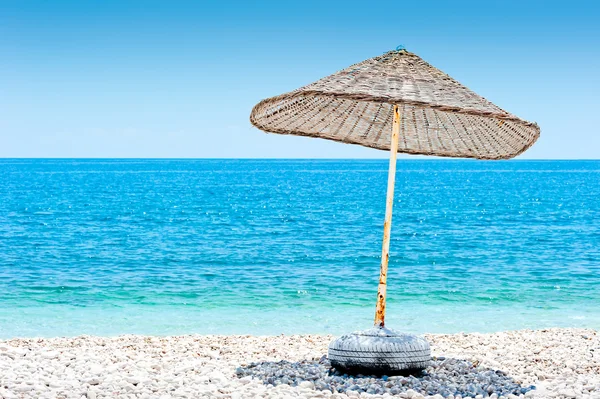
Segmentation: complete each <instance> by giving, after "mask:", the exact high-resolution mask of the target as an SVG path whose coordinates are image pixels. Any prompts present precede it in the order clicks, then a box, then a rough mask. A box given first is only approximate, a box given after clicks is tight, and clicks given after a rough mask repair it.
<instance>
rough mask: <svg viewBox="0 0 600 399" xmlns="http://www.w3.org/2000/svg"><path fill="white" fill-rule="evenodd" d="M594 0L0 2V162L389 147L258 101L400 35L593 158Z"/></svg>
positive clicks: (549, 141)
mask: <svg viewBox="0 0 600 399" xmlns="http://www.w3.org/2000/svg"><path fill="white" fill-rule="evenodd" d="M599 21H600V6H599V5H597V2H594V1H577V0H574V1H569V2H563V1H561V2H553V1H526V0H519V1H481V0H478V1H460V0H458V1H401V2H392V1H385V2H383V1H358V2H355V1H349V0H346V1H306V0H302V1H294V2H288V1H273V2H266V1H265V2H260V1H259V2H253V1H243V2H241V1H240V2H237V1H164V0H163V1H149V0H146V1H124V0H119V1H112V0H105V1H60V0H56V1H27V0H23V1H16V0H15V1H11V0H0V139H1V141H0V157H301V158H312V157H332V158H334V157H349V158H352V157H385V156H387V154H385V153H384V152H380V151H376V150H370V149H365V148H361V147H356V146H349V145H344V144H338V143H332V142H327V141H325V140H317V139H308V138H299V137H291V136H280V135H267V134H264V133H262V132H260V131H258V130H257V129H255V128H253V127H251V125H250V123H249V121H248V116H249V113H250V110H251V108H252V106H253V105H254V104H255V103H256V102H258V101H259V100H261V99H262V98H265V97H270V96H272V95H276V94H280V93H283V92H286V91H290V90H293V89H295V88H297V87H299V86H302V85H305V84H307V83H310V82H312V81H314V80H317V79H319V78H321V77H323V76H325V75H328V74H330V73H333V72H335V71H337V70H339V69H342V68H344V67H346V66H348V65H350V64H352V63H355V62H358V61H361V60H363V59H366V58H369V57H372V56H376V55H379V54H381V53H383V52H385V51H387V50H391V49H394V48H395V47H396V46H397V45H398V44H403V45H404V46H406V47H407V49H408V50H410V51H413V52H415V53H417V54H419V55H420V56H421V57H422V58H424V59H425V60H427V61H428V62H430V63H431V64H433V65H434V66H436V67H438V68H440V69H442V70H443V71H445V72H447V73H448V74H450V75H451V76H453V77H454V78H456V79H458V80H459V81H461V82H462V83H463V84H465V85H466V86H468V87H469V88H471V89H473V90H474V91H476V92H478V93H479V94H481V95H483V96H484V97H486V98H488V99H490V100H491V101H493V102H494V103H496V104H498V105H499V106H501V107H503V108H505V109H506V110H508V111H510V112H512V113H514V114H516V115H518V116H520V117H522V118H524V119H527V120H531V121H536V122H538V123H539V124H540V126H541V128H542V136H541V138H540V140H539V141H538V142H537V143H536V144H535V145H534V147H533V148H531V149H530V150H529V151H528V152H527V153H526V154H524V155H523V156H522V157H521V158H537V159H539V158H543V159H552V158H576V159H581V158H595V159H597V158H600V127H599V126H600V124H599V123H598V118H599V116H600V100H599V96H600V78H599V72H600V22H599Z"/></svg>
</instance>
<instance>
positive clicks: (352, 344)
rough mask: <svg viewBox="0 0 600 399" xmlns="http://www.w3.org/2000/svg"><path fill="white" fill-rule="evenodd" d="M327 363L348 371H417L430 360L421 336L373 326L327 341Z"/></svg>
mask: <svg viewBox="0 0 600 399" xmlns="http://www.w3.org/2000/svg"><path fill="white" fill-rule="evenodd" d="M328 357H329V361H330V362H331V365H332V366H333V367H335V368H336V369H337V370H340V371H342V372H347V373H350V374H358V373H360V374H374V375H408V374H418V373H420V372H421V371H422V370H423V369H425V368H427V366H429V364H430V362H431V349H430V347H429V343H428V342H427V341H426V340H425V339H424V338H421V337H418V336H416V335H410V334H403V333H399V332H397V331H394V330H391V329H388V328H383V327H374V328H371V329H369V330H365V331H357V332H353V333H351V334H348V335H344V336H342V337H340V338H338V339H336V340H333V341H332V342H331V343H330V344H329V352H328Z"/></svg>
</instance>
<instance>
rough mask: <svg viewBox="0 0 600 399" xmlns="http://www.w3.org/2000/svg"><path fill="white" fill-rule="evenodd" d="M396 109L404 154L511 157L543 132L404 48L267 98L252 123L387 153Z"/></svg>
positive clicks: (260, 126) (256, 111)
mask: <svg viewBox="0 0 600 399" xmlns="http://www.w3.org/2000/svg"><path fill="white" fill-rule="evenodd" d="M394 105H398V106H399V111H400V114H401V128H400V140H399V144H398V152H403V153H409V154H424V155H437V156H446V157H462V158H478V159H507V158H512V157H514V156H516V155H518V154H520V153H522V152H523V151H525V150H526V149H528V148H529V147H530V146H531V145H532V144H533V143H534V142H535V141H536V140H537V138H538V137H539V135H540V128H539V127H538V125H537V124H535V123H531V122H527V121H524V120H522V119H519V118H517V117H516V116H514V115H512V114H510V113H508V112H506V111H504V110H503V109H501V108H499V107H497V106H496V105H494V104H492V103H491V102H489V101H488V100H486V99H485V98H483V97H481V96H479V95H477V94H475V93H474V92H472V91H471V90H469V89H468V88H466V87H465V86H463V85H462V84H460V83H459V82H457V81H456V80H454V79H452V78H451V77H450V76H448V75H446V74H445V73H443V72H442V71H440V70H439V69H436V68H434V67H433V66H431V65H429V64H428V63H427V62H425V61H423V60H422V59H421V58H420V57H418V56H417V55H415V54H413V53H410V52H407V51H405V50H401V51H390V52H388V53H386V54H383V55H381V56H379V57H374V58H370V59H368V60H366V61H363V62H361V63H358V64H355V65H352V66H350V67H348V68H346V69H344V70H342V71H339V72H336V73H334V74H333V75H330V76H328V77H325V78H323V79H321V80H319V81H317V82H314V83H312V84H309V85H308V86H304V87H302V88H300V89H297V90H295V91H293V92H290V93H286V94H282V95H279V96H277V97H272V98H268V99H266V100H263V101H261V102H260V103H258V104H257V105H256V106H255V107H254V109H253V110H252V113H251V115H250V122H251V123H252V124H253V125H254V126H256V127H257V128H259V129H261V130H264V131H266V132H271V133H280V134H294V135H300V136H310V137H321V138H324V139H329V140H335V141H340V142H344V143H351V144H359V145H363V146H366V147H371V148H377V149H380V150H389V149H390V141H391V133H392V120H393V106H394Z"/></svg>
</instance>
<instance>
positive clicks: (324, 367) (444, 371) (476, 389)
mask: <svg viewBox="0 0 600 399" xmlns="http://www.w3.org/2000/svg"><path fill="white" fill-rule="evenodd" d="M236 375H237V377H238V378H243V377H252V378H256V379H259V380H261V381H263V382H264V383H265V384H266V385H273V386H276V385H281V384H287V385H290V386H300V387H306V388H311V389H313V388H314V389H317V390H329V391H331V392H341V393H345V392H348V391H355V392H359V393H361V392H366V393H370V394H379V395H381V394H384V393H389V394H391V395H400V394H402V393H408V391H409V390H412V391H414V392H415V393H420V394H421V395H437V394H439V395H441V396H443V397H447V396H449V395H454V396H457V395H461V396H462V397H467V396H469V397H475V396H477V395H482V396H483V397H489V396H492V395H493V394H496V395H497V396H508V395H510V394H513V395H522V394H525V393H527V392H529V391H531V390H533V389H535V387H534V386H527V387H524V386H522V385H520V384H518V383H517V382H515V380H514V379H513V378H512V377H510V376H508V375H507V374H506V373H504V372H503V371H500V370H492V369H488V368H484V367H481V366H479V365H477V364H473V363H471V362H469V361H467V360H462V359H453V358H444V357H438V358H435V357H434V358H433V359H432V362H431V365H430V366H429V367H428V368H427V369H425V370H424V371H423V372H421V373H420V374H417V375H408V376H391V377H388V376H385V375H384V376H366V375H361V374H357V375H348V374H344V373H342V372H340V371H338V370H335V369H334V368H332V367H331V364H330V363H329V360H327V358H326V357H325V356H323V357H322V358H321V359H320V360H302V361H299V362H289V361H286V360H282V361H279V362H256V363H251V364H249V365H247V366H243V367H238V368H237V369H236ZM410 393H411V394H412V395H409V396H411V397H412V396H413V395H414V393H413V392H410ZM402 396H405V395H402Z"/></svg>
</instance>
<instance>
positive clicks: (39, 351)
mask: <svg viewBox="0 0 600 399" xmlns="http://www.w3.org/2000/svg"><path fill="white" fill-rule="evenodd" d="M424 336H425V337H426V338H427V339H428V341H429V342H430V343H431V348H432V355H433V356H444V357H455V358H458V359H465V360H469V361H471V362H477V364H480V365H481V366H484V367H487V368H490V369H494V370H501V371H503V372H505V373H507V374H508V375H509V376H511V377H513V378H514V380H515V381H516V382H518V383H522V384H524V385H535V386H536V389H535V390H534V391H531V392H529V393H527V397H540V398H544V397H565V398H566V397H573V398H599V397H600V335H599V332H598V331H597V330H592V329H580V328H552V329H543V330H517V331H505V332H499V333H489V334H480V333H459V334H424ZM332 339H333V336H331V335H278V336H251V335H182V336H165V337H156V336H144V335H123V336H118V337H95V336H85V335H84V336H79V337H74V338H14V339H8V340H0V398H2V399H16V398H65V399H67V398H77V399H80V398H81V397H84V398H86V397H87V398H90V399H91V398H108V397H111V398H114V397H132V398H157V399H167V398H171V397H172V398H175V397H184V398H192V397H206V398H231V399H236V398H247V397H248V398H250V397H255V398H262V397H271V398H292V397H314V398H332V399H333V398H337V399H345V398H349V397H357V396H355V395H354V394H353V393H352V392H350V396H349V395H346V394H345V393H335V392H330V391H320V390H315V389H314V388H313V389H310V388H307V387H298V386H296V387H291V386H288V385H278V386H276V387H273V386H267V385H265V384H264V383H263V382H262V381H259V380H257V379H251V378H248V377H246V378H242V379H240V378H237V377H236V376H235V370H236V368H237V367H239V366H244V365H247V364H250V363H252V362H259V361H280V360H288V361H300V360H318V359H319V358H321V357H322V356H323V355H324V354H326V353H327V346H328V344H329V342H330V341H331V340H332ZM411 394H412V393H411ZM358 397H365V398H370V397H372V398H375V397H385V396H381V395H369V394H366V393H361V394H359V395H358ZM395 397H408V396H407V395H406V393H404V394H400V396H395ZM413 397H415V398H420V397H421V396H420V395H419V394H418V393H417V394H415V396H413ZM438 399H439V398H438Z"/></svg>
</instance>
